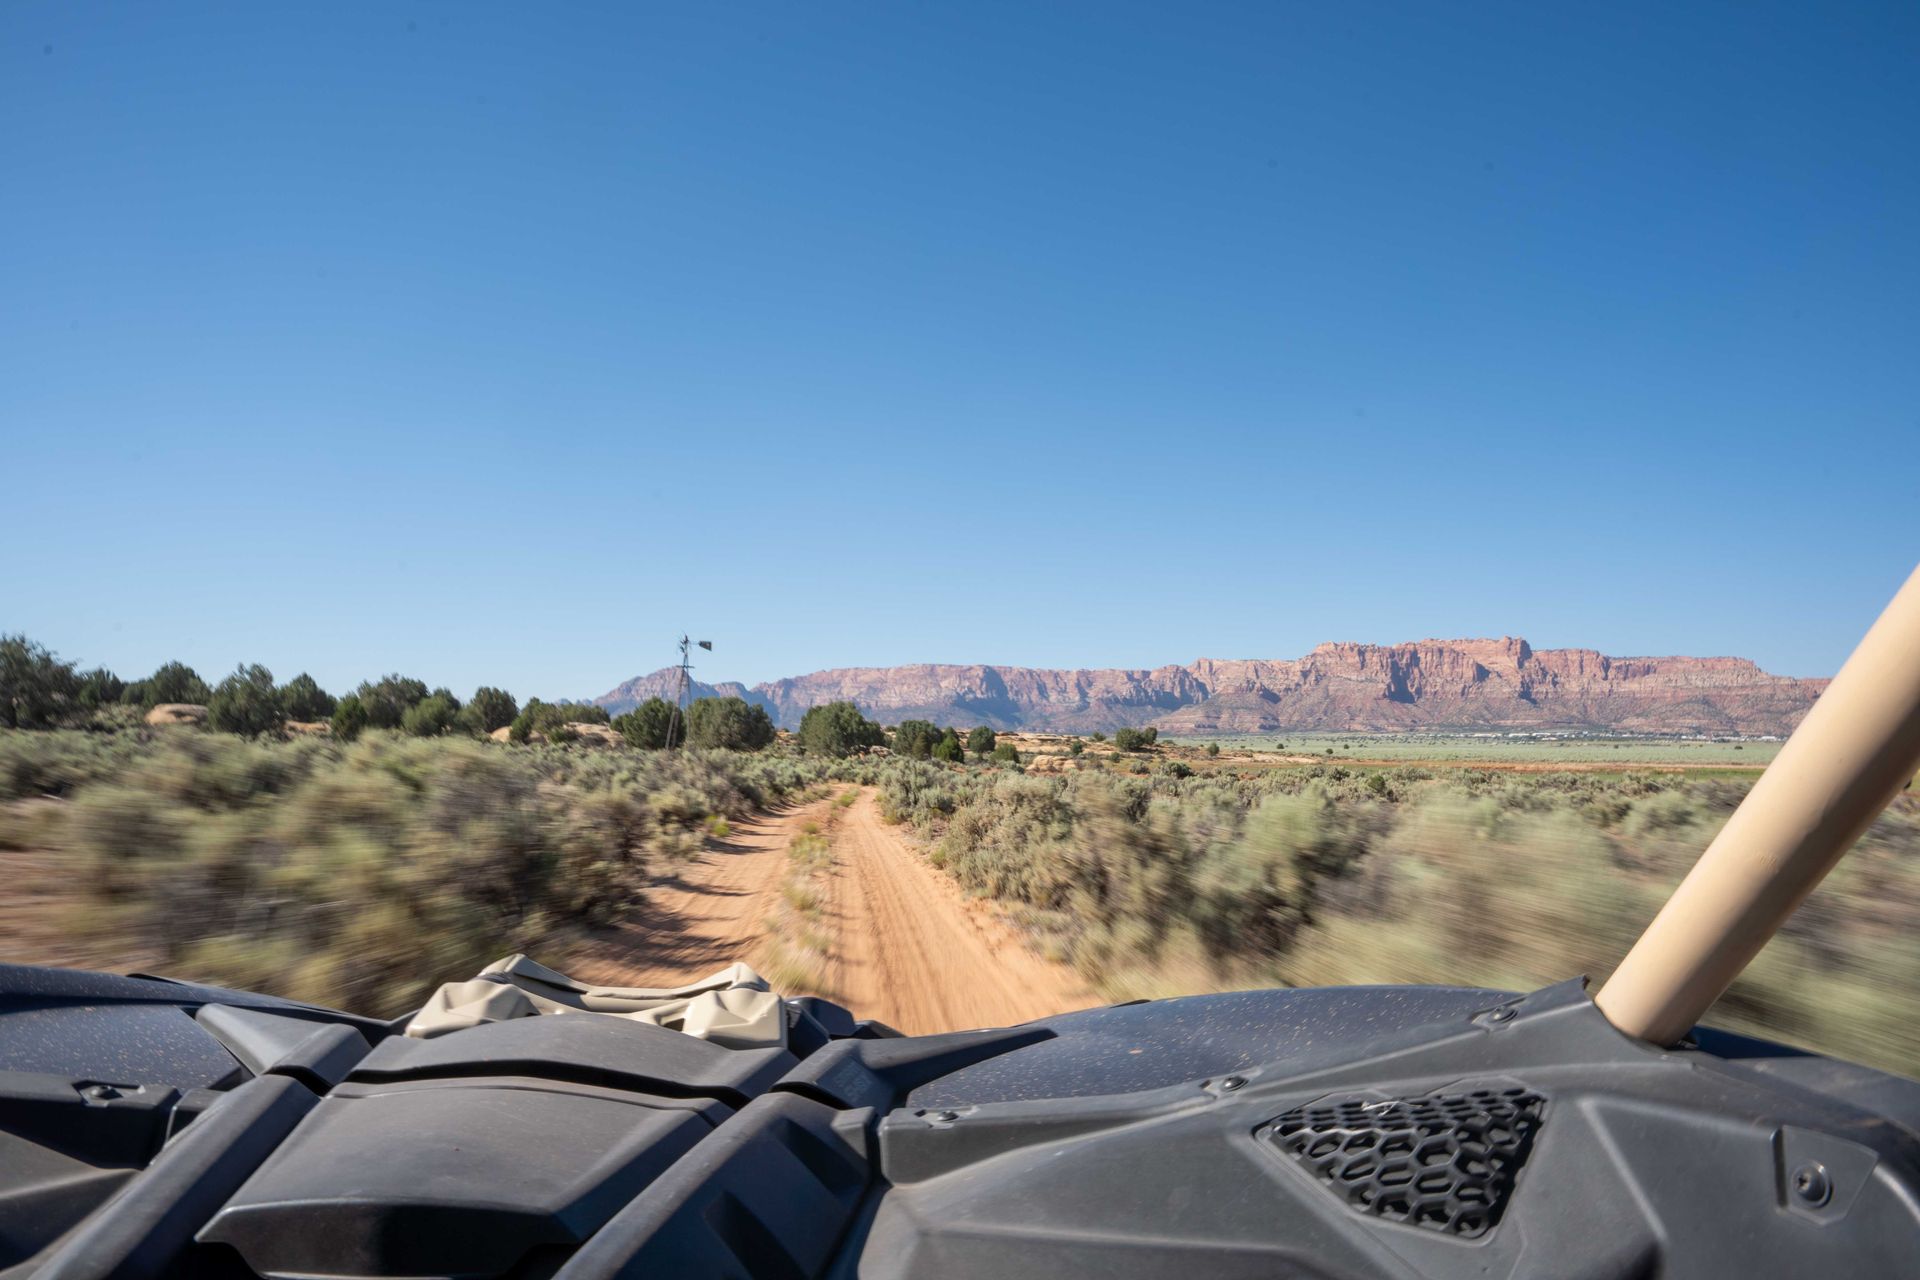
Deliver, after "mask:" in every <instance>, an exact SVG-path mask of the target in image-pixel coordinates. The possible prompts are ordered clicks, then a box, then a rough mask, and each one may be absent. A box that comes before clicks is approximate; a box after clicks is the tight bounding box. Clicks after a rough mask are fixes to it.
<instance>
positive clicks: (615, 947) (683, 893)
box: [568, 791, 1099, 1034]
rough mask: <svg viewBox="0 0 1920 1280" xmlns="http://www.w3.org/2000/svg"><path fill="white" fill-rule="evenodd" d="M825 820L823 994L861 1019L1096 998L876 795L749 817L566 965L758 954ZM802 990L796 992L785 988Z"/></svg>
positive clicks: (984, 1016)
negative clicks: (883, 812)
mask: <svg viewBox="0 0 1920 1280" xmlns="http://www.w3.org/2000/svg"><path fill="white" fill-rule="evenodd" d="M809 822H812V823H815V824H817V825H818V826H819V827H820V828H821V829H823V830H824V831H825V832H826V835H827V840H828V844H829V847H830V848H831V850H832V853H833V866H832V870H831V871H830V872H829V874H828V877H827V891H826V898H825V914H824V921H825V924H826V927H827V929H828V931H829V933H830V934H831V937H832V945H831V950H830V954H829V959H828V965H827V978H826V983H825V989H824V990H822V991H821V992H819V994H821V995H826V996H829V997H831V998H833V999H835V1000H838V1001H840V1002H841V1003H843V1004H845V1005H846V1006H847V1007H848V1008H850V1009H852V1010H853V1012H854V1014H855V1015H856V1016H858V1017H862V1018H875V1019H878V1020H879V1021H881V1022H884V1023H887V1024H888V1025H889V1026H893V1027H897V1028H899V1029H900V1030H902V1031H906V1032H909V1033H913V1034H925V1033H928V1032H934V1031H957V1030H962V1029H965V1028H971V1027H991V1026H1005V1025H1007V1024H1009V1023H1014V1022H1024V1021H1027V1020H1028V1019H1030V1018H1039V1017H1044V1016H1046V1015H1047V1014H1051V1013H1061V1012H1064V1011H1066V1010H1068V1009H1084V1008H1087V1007H1089V1006H1091V1005H1093V1004H1097V1003H1099V1000H1098V998H1097V997H1096V996H1095V995H1094V994H1093V993H1092V992H1090V991H1089V990H1087V987H1086V984H1085V983H1084V982H1082V981H1081V980H1080V979H1079V977H1078V976H1077V975H1075V974H1074V973H1073V971H1072V970H1070V969H1068V968H1067V967H1066V966H1064V965H1059V964H1054V963H1052V962H1050V961H1047V960H1044V959H1042V958H1041V957H1039V956H1037V955H1035V954H1034V953H1033V952H1031V951H1029V950H1028V949H1027V948H1026V946H1025V945H1024V944H1023V943H1022V942H1021V940H1020V938H1019V936H1018V935H1017V934H1016V933H1015V932H1014V930H1013V929H1012V928H1011V927H1009V926H1008V925H1007V924H1006V923H1005V921H1004V920H1003V919H1002V918H1001V917H1000V916H999V914H998V913H997V912H996V911H995V910H994V909H993V908H992V906H991V905H989V904H987V903H984V902H979V901H972V900H969V899H968V898H967V897H966V896H965V895H964V894H962V893H961V892H960V889H959V887H958V886H957V885H955V884H954V883H953V881H952V880H951V879H949V878H948V877H947V876H945V875H943V874H941V873H940V872H939V871H937V870H935V869H934V868H933V867H932V866H930V865H929V864H928V863H927V861H926V859H925V858H923V857H922V856H921V855H920V854H919V853H918V852H917V851H916V850H914V849H913V848H912V847H910V846H909V845H908V844H907V842H906V840H905V839H904V838H903V836H902V835H901V834H900V833H899V832H897V831H895V830H894V829H893V828H891V827H888V826H887V825H886V824H885V823H883V822H882V821H881V820H880V816H879V812H878V809H877V807H876V805H875V804H874V799H873V794H872V792H871V791H863V792H862V794H861V796H860V798H859V800H857V801H856V802H855V803H854V804H853V805H852V806H850V807H842V806H838V805H834V804H831V803H830V802H827V801H821V802H818V803H815V804H811V805H805V806H801V807H798V808H793V809H789V810H786V811H784V812H780V813H775V814H771V815H766V816H763V817H761V818H759V819H756V820H753V821H750V822H743V823H742V824H740V826H739V827H737V828H736V829H735V831H734V833H733V835H732V836H731V837H730V838H729V839H728V840H726V841H725V842H722V843H720V844H719V845H717V846H714V847H710V848H709V849H708V850H707V851H706V852H704V853H703V854H702V855H701V856H700V857H699V858H697V859H695V860H694V861H693V862H692V863H689V864H688V865H687V866H686V867H685V868H683V869H682V871H681V872H680V874H679V875H678V876H676V877H675V878H674V879H673V880H670V881H666V882H663V883H662V884H660V885H658V886H657V887H655V888H654V889H653V890H651V891H650V892H649V893H648V895H647V900H646V903H645V906H644V907H643V908H642V909H641V910H640V911H639V912H638V913H637V915H636V917H635V919H633V920H631V921H629V922H627V923H626V924H625V925H623V926H621V927H620V928H619V929H618V930H615V931H613V932H611V933H610V934H607V935H603V936H602V937H601V938H599V939H598V940H596V942H595V944H594V945H593V946H592V947H591V948H590V949H589V950H587V951H586V952H584V953H582V954H581V955H580V956H578V957H573V958H570V959H569V963H568V967H569V969H570V971H571V972H573V973H574V974H575V975H576V976H577V977H580V978H583V979H585V980H587V981H590V982H604V983H621V984H632V985H637V986H671V985H675V984H677V983H682V982H687V981H690V980H692V979H695V978H700V977H704V976H705V975H706V974H708V973H711V972H712V971H713V970H715V969H717V968H719V967H721V966H722V965H725V964H727V963H729V962H730V961H733V960H745V961H747V963H749V964H753V963H755V962H756V960H757V959H758V958H759V957H760V956H761V955H762V954H763V952H764V950H765V948H766V945H767V942H768V936H767V930H768V921H769V919H770V918H771V917H773V916H774V915H775V907H776V905H777V902H778V897H779V893H780V887H781V884H782V882H783V880H784V879H785V875H786V871H787V852H786V851H787V846H788V844H789V842H790V841H791V840H792V839H793V837H794V836H795V835H796V834H798V833H799V832H800V830H801V828H802V827H803V826H804V825H805V824H807V823H809ZM789 994H795V993H789Z"/></svg>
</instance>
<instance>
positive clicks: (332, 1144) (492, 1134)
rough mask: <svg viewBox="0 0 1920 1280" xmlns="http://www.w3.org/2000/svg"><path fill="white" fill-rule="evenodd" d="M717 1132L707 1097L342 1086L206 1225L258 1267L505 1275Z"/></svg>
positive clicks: (531, 1088)
mask: <svg viewBox="0 0 1920 1280" xmlns="http://www.w3.org/2000/svg"><path fill="white" fill-rule="evenodd" d="M707 1105H709V1106H711V1104H707ZM203 1123H205V1121H200V1122H197V1123H196V1125H195V1126H194V1127H195V1128H198V1127H199V1124H203ZM189 1132H191V1130H189ZM709 1132H711V1125H710V1124H709V1123H708V1121H707V1119H706V1118H705V1117H704V1116H703V1115H702V1114H701V1112H700V1110H699V1109H698V1107H697V1105H690V1104H687V1103H684V1102H679V1103H676V1102H672V1101H668V1100H661V1105H649V1101H648V1100H647V1099H646V1098H644V1097H642V1096H640V1095H637V1094H632V1093H627V1092H623V1091H620V1090H614V1089H603V1088H595V1087H591V1086H576V1085H566V1084H558V1083H552V1082H544V1081H534V1080H525V1079H520V1080H503V1081H485V1080H462V1081H457V1082H451V1083H448V1082H440V1083H431V1084H430V1083H420V1084H415V1085H412V1086H403V1087H398V1088H393V1089H386V1090H379V1089H369V1090H365V1091H360V1090H356V1091H355V1092H354V1093H352V1094H348V1095H344V1096H343V1095H342V1094H340V1093H336V1094H335V1095H334V1096H331V1097H328V1098H327V1099H326V1100H325V1101H323V1102H321V1103H320V1105H319V1106H318V1107H316V1108H315V1109H314V1111H313V1114H312V1115H310V1116H308V1117H307V1120H306V1122H305V1123H303V1124H302V1125H301V1126H300V1128H299V1129H298V1130H297V1131H295V1132H294V1134H293V1135H292V1136H291V1137H290V1138H288V1140H287V1141H286V1142H285V1143H284V1144H282V1146H281V1147H280V1149H279V1150H278V1151H277V1152H275V1153H274V1155H273V1158H272V1159H270V1160H269V1161H268V1162H267V1163H266V1164H265V1165H264V1166H262V1167H261V1169H260V1171H259V1172H258V1173H256V1174H255V1175H254V1176H253V1177H252V1178H250V1179H248V1181H247V1183H246V1185H245V1186H244V1187H242V1188H240V1189H239V1191H238V1192H237V1194H235V1195H234V1196H233V1198H232V1199H231V1200H230V1201H229V1202H228V1203H227V1205H226V1207H225V1208H224V1209H222V1210H221V1212H220V1214H219V1216H218V1217H216V1218H215V1219H214V1220H213V1221H212V1222H211V1223H210V1224H209V1225H208V1226H207V1227H206V1229H205V1230H203V1231H202V1232H201V1233H200V1239H201V1240H202V1241H206V1242H218V1243H222V1244H227V1245H231V1246H232V1247H233V1248H234V1249H236V1250H237V1251H238V1252H239V1253H240V1255H241V1256H242V1257H243V1258H245V1259H246V1261H247V1264H248V1265H249V1266H251V1267H252V1268H253V1269H254V1270H255V1271H257V1272H258V1273H259V1274H261V1275H263V1276H288V1277H292V1276H315V1275H326V1276H451V1275H457V1276H494V1275H499V1274H502V1273H504V1272H506V1271H508V1270H509V1269H510V1268H512V1267H513V1266H514V1265H516V1264H517V1263H518V1262H520V1260H521V1259H522V1258H524V1257H526V1256H527V1255H528V1254H529V1253H531V1252H533V1251H535V1250H538V1249H541V1248H543V1247H554V1246H571V1245H575V1244H578V1243H579V1242H580V1241H582V1240H584V1239H586V1238H587V1237H588V1236H589V1235H591V1234H592V1233H593V1231H594V1230H595V1229H597V1228H598V1227H599V1226H600V1225H601V1223H603V1222H605V1221H606V1220H607V1219H608V1218H609V1217H611V1216H612V1215H613V1214H614V1212H615V1211H617V1210H618V1209H619V1208H620V1207H621V1206H622V1205H624V1204H626V1203H627V1202H628V1201H629V1200H631V1199H632V1198H633V1197H634V1196H635V1195H637V1194H638V1193H639V1192H640V1191H641V1190H642V1189H643V1188H645V1187H646V1186H647V1185H648V1184H649V1183H650V1182H651V1181H652V1180H653V1179H654V1178H655V1177H656V1176H658V1175H659V1174H660V1173H661V1172H662V1171H663V1170H665V1169H666V1168H667V1167H668V1166H669V1165H671V1164H672V1163H673V1162H674V1161H675V1160H676V1159H678V1158H679V1157H680V1156H681V1155H683V1154H684V1153H685V1152H686V1151H688V1150H689V1149H690V1148H692V1147H693V1145H694V1144H695V1143H696V1142H698V1141H699V1140H700V1139H701V1138H702V1137H704V1136H706V1135H707V1134H708V1133H709Z"/></svg>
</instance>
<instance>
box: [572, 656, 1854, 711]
mask: <svg viewBox="0 0 1920 1280" xmlns="http://www.w3.org/2000/svg"><path fill="white" fill-rule="evenodd" d="M675 675H676V673H675V671H674V670H673V668H666V669H663V670H661V671H656V672H654V673H653V674H652V675H648V676H640V677H637V678H635V679H633V680H629V681H627V682H626V683H625V684H623V685H621V686H619V687H618V688H616V689H614V690H612V691H610V692H608V693H606V694H603V695H601V696H600V697H598V698H596V699H594V701H596V702H598V703H600V704H601V705H602V706H605V707H607V708H608V710H610V711H624V710H626V709H627V708H629V707H631V706H633V705H635V704H637V703H638V702H640V701H642V700H644V699H645V698H647V697H649V696H653V695H654V694H658V695H660V696H666V697H670V696H671V695H672V690H673V680H674V677H675ZM1826 686H1827V681H1826V680H1824V679H1801V678H1796V677H1793V676H1776V675H1771V674H1769V673H1767V672H1765V671H1762V670H1761V669H1760V668H1759V667H1758V666H1756V665H1755V664H1754V663H1752V662H1750V661H1748V660H1747V659H1745V658H1689V657H1661V658H1641V657H1632V658H1614V657H1608V656H1607V655H1605V654H1602V653H1600V652H1598V651H1597V650H1593V649H1535V648H1533V647H1532V646H1531V645H1529V644H1528V643H1527V642H1526V641H1525V640H1521V639H1517V638H1515V637H1511V636H1507V637H1502V638H1500V639H1497V640H1492V639H1477V640H1421V641H1417V642H1414V643H1410V644H1393V645H1373V644H1353V643H1332V644H1323V645H1320V646H1318V647H1317V648H1315V649H1314V650H1313V651H1312V652H1311V653H1308V654H1307V655H1306V656H1305V657H1301V658H1291V659H1271V660H1269V659H1246V660H1235V661H1221V660H1217V659H1212V658H1202V659H1200V660H1199V661H1197V662H1194V663H1191V664H1189V665H1186V666H1179V665H1172V666H1164V667H1156V668H1153V669H1152V670H1121V669H1111V668H1106V669H1091V670H1052V669H1044V668H1035V667H1003V666H986V665H958V664H930V663H929V664H916V665H910V666H899V667H845V668H839V669H836V670H832V671H816V672H813V673H812V674H810V675H804V676H791V677H788V678H787V679H784V680H774V681H770V682H768V683H765V684H758V685H755V686H753V687H752V688H751V689H749V688H747V687H745V686H743V685H740V684H737V683H728V684H721V685H707V684H700V683H697V682H696V684H695V696H696V697H714V696H720V697H725V696H729V695H731V696H734V697H741V698H745V699H746V700H747V701H749V702H752V703H757V704H759V705H761V706H764V707H766V708H767V711H768V714H770V715H772V716H773V718H774V720H775V722H776V723H778V724H780V725H782V726H784V727H787V728H792V727H793V726H795V725H797V724H798V723H799V721H800V717H801V716H802V715H804V714H805V713H806V710H807V708H809V707H812V706H817V705H819V704H820V703H823V702H833V701H836V700H839V699H846V700H849V701H852V702H854V703H856V704H858V705H859V707H860V709H861V710H862V711H864V712H866V713H867V714H868V715H870V716H873V717H875V718H876V719H879V720H881V721H883V722H886V723H889V724H892V723H897V722H899V721H901V720H905V719H915V718H917V719H928V720H935V721H939V722H942V723H950V724H961V725H972V724H989V725H992V726H993V727H994V728H996V729H1039V730H1056V731H1063V732H1080V733H1084V732H1089V731H1092V730H1096V729H1109V730H1110V729H1115V728H1119V727H1120V726H1122V725H1144V724H1152V725H1157V726H1158V727H1159V728H1161V729H1162V730H1163V731H1165V732H1168V733H1177V734H1206V733H1274V732H1286V731H1293V732H1300V731H1320V732H1392V731H1405V730H1482V731H1486V730H1498V729H1508V730H1516V729H1532V730H1552V729H1565V730H1590V731H1593V730H1611V731H1615V732H1626V733H1660V734H1691V733H1737V734H1786V733H1788V732H1791V731H1792V729H1793V727H1794V726H1795V725H1796V724H1798V723H1799V722H1800V718H1801V717H1802V716H1804V715H1805V714H1806V712H1807V708H1809V707H1811V706H1812V705H1813V702H1814V699H1815V698H1817V697H1819V695H1820V691H1821V690H1823V689H1825V688H1826Z"/></svg>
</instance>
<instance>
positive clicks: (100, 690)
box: [79, 667, 127, 711]
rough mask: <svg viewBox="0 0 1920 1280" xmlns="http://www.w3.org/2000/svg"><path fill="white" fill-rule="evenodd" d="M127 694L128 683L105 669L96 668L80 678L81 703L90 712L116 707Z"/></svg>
mask: <svg viewBox="0 0 1920 1280" xmlns="http://www.w3.org/2000/svg"><path fill="white" fill-rule="evenodd" d="M126 692H127V682H126V681H124V680H122V679H121V678H120V677H119V676H117V675H115V674H113V672H111V671H109V670H107V669H106V668H105V667H95V668H94V669H93V670H91V671H88V672H86V673H84V674H83V675H82V676H81V677H80V691H79V702H80V705H81V706H82V707H85V708H86V709H87V710H89V711H94V710H98V709H99V708H101V707H110V706H113V705H115V704H116V703H118V702H120V701H121V699H123V698H124V697H125V696H126Z"/></svg>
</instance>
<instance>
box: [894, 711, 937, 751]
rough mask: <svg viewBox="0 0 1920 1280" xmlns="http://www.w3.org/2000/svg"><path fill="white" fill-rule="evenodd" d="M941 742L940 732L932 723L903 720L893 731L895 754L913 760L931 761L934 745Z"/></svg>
mask: <svg viewBox="0 0 1920 1280" xmlns="http://www.w3.org/2000/svg"><path fill="white" fill-rule="evenodd" d="M939 741H940V730H939V728H938V727H937V726H936V725H934V724H933V723H932V722H931V721H928V720H902V721H901V722H900V723H899V724H898V725H896V726H895V727H894V730H893V743H892V747H893V754H895V755H897V756H906V757H907V758H909V759H912V760H927V759H931V758H932V756H933V748H934V744H935V743H937V742H939Z"/></svg>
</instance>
